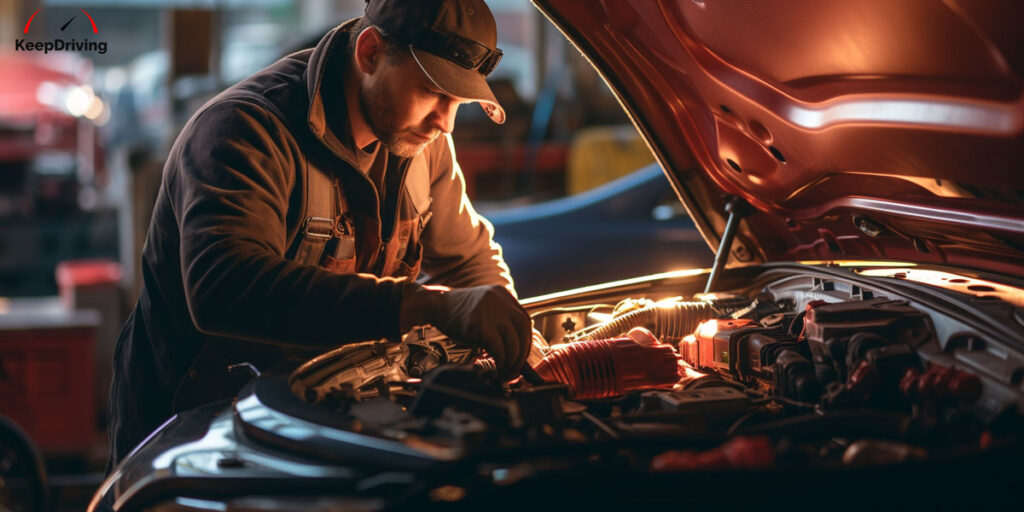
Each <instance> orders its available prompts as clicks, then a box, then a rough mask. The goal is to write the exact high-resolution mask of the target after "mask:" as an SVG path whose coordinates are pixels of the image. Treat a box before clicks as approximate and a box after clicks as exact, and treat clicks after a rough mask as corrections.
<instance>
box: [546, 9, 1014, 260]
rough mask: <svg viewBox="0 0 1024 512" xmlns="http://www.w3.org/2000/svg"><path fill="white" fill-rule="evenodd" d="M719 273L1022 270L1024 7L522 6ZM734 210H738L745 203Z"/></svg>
mask: <svg viewBox="0 0 1024 512" xmlns="http://www.w3.org/2000/svg"><path fill="white" fill-rule="evenodd" d="M534 2H535V4H536V5H537V6H538V7H539V8H540V10H541V11H542V12H544V14H545V15H547V16H548V18H549V19H550V20H551V21H552V22H553V23H554V24H555V25H556V26H558V27H559V28H560V29H561V30H562V31H563V32H564V33H565V35H566V36H567V37H568V38H569V39H570V40H571V41H572V42H573V43H574V44H575V45H576V46H577V47H578V48H579V49H580V50H581V51H582V52H583V53H584V55H585V56H586V57H587V58H588V59H590V61H591V62H592V63H593V65H594V66H595V67H596V68H597V69H598V71H599V72H600V73H601V74H602V75H603V76H604V78H605V80H606V81H607V82H608V84H609V85H610V86H611V87H612V89H613V90H614V91H615V93H616V95H617V96H618V98H619V100H620V101H621V103H622V104H623V106H624V107H625V109H626V110H627V112H628V113H629V114H630V116H631V118H632V119H633V121H634V123H635V124H636V126H637V127H638V129H639V130H640V131H641V133H642V134H643V136H644V137H645V138H646V140H647V141H648V143H649V144H650V146H651V148H652V150H653V151H654V153H655V155H656V156H657V158H658V160H659V161H660V163H661V165H662V167H663V168H664V170H665V171H666V174H667V175H668V177H669V179H670V181H671V182H672V183H673V186H674V187H675V188H676V191H677V193H678V194H679V196H680V198H681V200H682V201H683V203H684V204H685V206H686V207H687V209H688V210H689V212H690V214H691V216H692V217H693V219H694V221H695V223H696V224H697V226H698V228H699V229H700V231H701V233H702V234H703V236H704V238H705V239H706V240H707V242H708V243H709V245H711V246H712V247H717V245H718V243H719V238H720V237H721V235H722V232H723V229H724V227H725V223H726V214H725V213H724V205H725V203H726V201H727V200H729V199H731V198H739V199H740V200H741V202H740V203H739V204H740V207H741V210H743V209H745V210H747V211H748V213H747V214H746V216H745V218H744V219H743V221H742V222H741V223H740V225H739V231H738V235H737V237H736V239H735V241H734V242H733V245H732V250H731V256H732V261H733V263H734V264H735V263H736V262H739V263H740V264H748V263H756V262H764V261H782V260H833V259H899V260H905V261H914V262H922V263H937V264H947V265H953V266H959V267H968V268H976V269H986V270H990V271H997V272H1002V273H1007V274H1013V275H1021V274H1024V172H1022V169H1024V163H1022V162H1024V97H1022V87H1021V86H1022V77H1024V32H1022V31H1021V30H1020V27H1021V26H1024V5H1018V4H1017V3H1014V2H996V1H973V0H972V1H957V0H945V1H941V2H939V1H923V0H922V1H909V2H891V1H885V0H872V1H864V2H831V3H830V2H819V1H815V0H760V1H756V2H754V1H748V2H741V1H715V0H642V1H639V0H637V1H629V0H594V1H586V2H580V1H578V0H534ZM744 203H745V204H746V205H749V208H743V207H744V206H745V205H744Z"/></svg>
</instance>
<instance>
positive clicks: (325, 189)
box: [295, 161, 338, 265]
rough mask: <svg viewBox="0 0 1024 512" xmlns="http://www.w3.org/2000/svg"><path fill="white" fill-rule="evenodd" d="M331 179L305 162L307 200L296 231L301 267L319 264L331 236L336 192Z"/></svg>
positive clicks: (297, 251) (297, 256)
mask: <svg viewBox="0 0 1024 512" xmlns="http://www.w3.org/2000/svg"><path fill="white" fill-rule="evenodd" d="M335 186H336V182H335V180H334V177H333V176H330V175H328V174H327V173H326V172H324V171H323V170H322V169H320V168H319V167H317V166H315V165H313V164H311V163H309V162H308V161H307V163H306V201H305V204H304V210H303V212H302V217H300V218H302V219H303V221H302V226H301V227H300V228H299V234H298V236H300V237H302V238H301V239H300V240H299V248H298V249H297V250H296V252H295V261H296V262H297V263H300V264H303V265H318V264H319V263H320V258H321V256H323V253H324V247H325V246H326V245H327V242H328V241H329V240H330V239H331V237H332V236H333V235H334V218H335V211H336V206H335V201H334V200H335V197H337V195H338V194H337V191H335V189H334V187H335Z"/></svg>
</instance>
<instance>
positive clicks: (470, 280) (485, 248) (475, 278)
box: [422, 135, 515, 295]
mask: <svg viewBox="0 0 1024 512" xmlns="http://www.w3.org/2000/svg"><path fill="white" fill-rule="evenodd" d="M445 139H446V141H447V144H444V145H443V146H444V149H443V150H440V151H437V152H436V153H435V154H434V155H431V156H430V158H431V161H430V162H429V164H430V165H431V166H432V167H431V169H432V172H431V176H432V180H431V186H430V193H431V197H432V198H433V203H432V204H431V210H430V211H431V212H432V217H431V220H430V222H429V223H428V224H427V226H426V229H425V230H424V231H423V237H422V240H423V271H424V272H426V273H427V274H428V275H429V276H430V282H431V283H436V284H443V285H446V286H451V287H467V286H477V285H484V284H497V285H501V286H504V287H506V288H507V289H508V290H509V291H510V292H512V294H513V295H515V288H514V286H513V283H512V276H511V274H510V273H509V269H508V266H507V265H506V264H505V260H504V259H503V258H502V256H501V246H499V245H498V244H497V243H496V242H495V241H494V238H493V237H494V227H493V226H491V223H490V222H488V221H487V219H485V218H483V217H482V216H480V215H479V214H478V213H477V212H476V210H474V209H473V205H472V204H471V203H470V201H469V197H467V196H466V180H465V177H463V175H462V169H461V168H459V163H458V161H457V160H456V159H455V147H454V145H453V143H452V138H451V135H445Z"/></svg>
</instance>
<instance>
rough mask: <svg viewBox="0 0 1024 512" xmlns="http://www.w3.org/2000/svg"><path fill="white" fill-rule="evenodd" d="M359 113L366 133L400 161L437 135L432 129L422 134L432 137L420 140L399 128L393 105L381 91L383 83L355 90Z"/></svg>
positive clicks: (412, 132)
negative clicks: (429, 134)
mask: <svg viewBox="0 0 1024 512" xmlns="http://www.w3.org/2000/svg"><path fill="white" fill-rule="evenodd" d="M359 110H360V112H361V113H362V114H363V119H365V120H366V124H367V125H368V126H369V127H370V131H372V132H373V134H374V135H375V136H376V137H377V139H378V140H380V143H381V144H383V145H384V148H385V149H387V150H388V152H389V153H391V154H393V155H395V156H399V157H402V158H412V157H414V156H416V155H418V154H420V152H422V151H423V148H425V147H427V144H430V143H431V142H433V141H434V140H435V139H436V138H437V136H438V135H440V132H438V131H437V130H433V129H428V130H424V132H427V133H431V134H433V135H432V136H431V137H430V140H427V141H424V140H423V139H422V138H421V137H419V136H418V135H416V133H415V132H414V131H413V130H411V129H408V128H402V127H400V126H399V122H400V121H399V116H398V113H397V112H396V111H395V107H394V102H392V101H390V95H389V94H388V92H387V90H385V84H384V81H383V80H378V81H375V82H374V83H372V84H371V85H370V86H369V87H368V88H365V89H362V88H361V89H360V91H359Z"/></svg>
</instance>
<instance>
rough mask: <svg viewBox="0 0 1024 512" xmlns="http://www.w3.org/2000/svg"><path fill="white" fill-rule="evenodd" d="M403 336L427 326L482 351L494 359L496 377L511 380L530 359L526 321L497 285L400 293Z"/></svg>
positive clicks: (417, 288)
mask: <svg viewBox="0 0 1024 512" xmlns="http://www.w3.org/2000/svg"><path fill="white" fill-rule="evenodd" d="M399 323H400V324H401V325H400V326H401V329H402V332H405V331H407V330H409V329H411V328H412V327H415V326H417V325H424V324H430V325H433V326H434V327H437V328H438V329H440V331H441V332H443V333H444V334H445V335H446V336H448V337H449V338H451V339H452V340H454V341H456V342H459V343H463V344H466V345H470V346H475V347H480V348H483V349H484V350H486V351H487V353H488V354H489V355H490V356H491V357H493V358H494V363H495V365H496V366H497V368H498V374H499V376H501V378H502V379H505V380H511V379H514V378H515V377H517V376H518V375H519V374H520V372H522V369H523V364H524V363H525V362H526V357H527V355H529V353H530V347H531V341H530V338H531V333H532V329H531V325H530V316H529V315H528V314H527V313H526V310H524V309H523V307H522V306H521V305H519V301H517V300H516V299H515V297H513V296H512V294H511V293H509V291H508V290H507V289H505V287H503V286H499V285H483V286H473V287H469V288H452V289H449V288H446V287H431V286H419V285H414V286H411V287H407V288H406V289H405V290H403V294H402V304H401V311H400V312H399Z"/></svg>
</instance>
